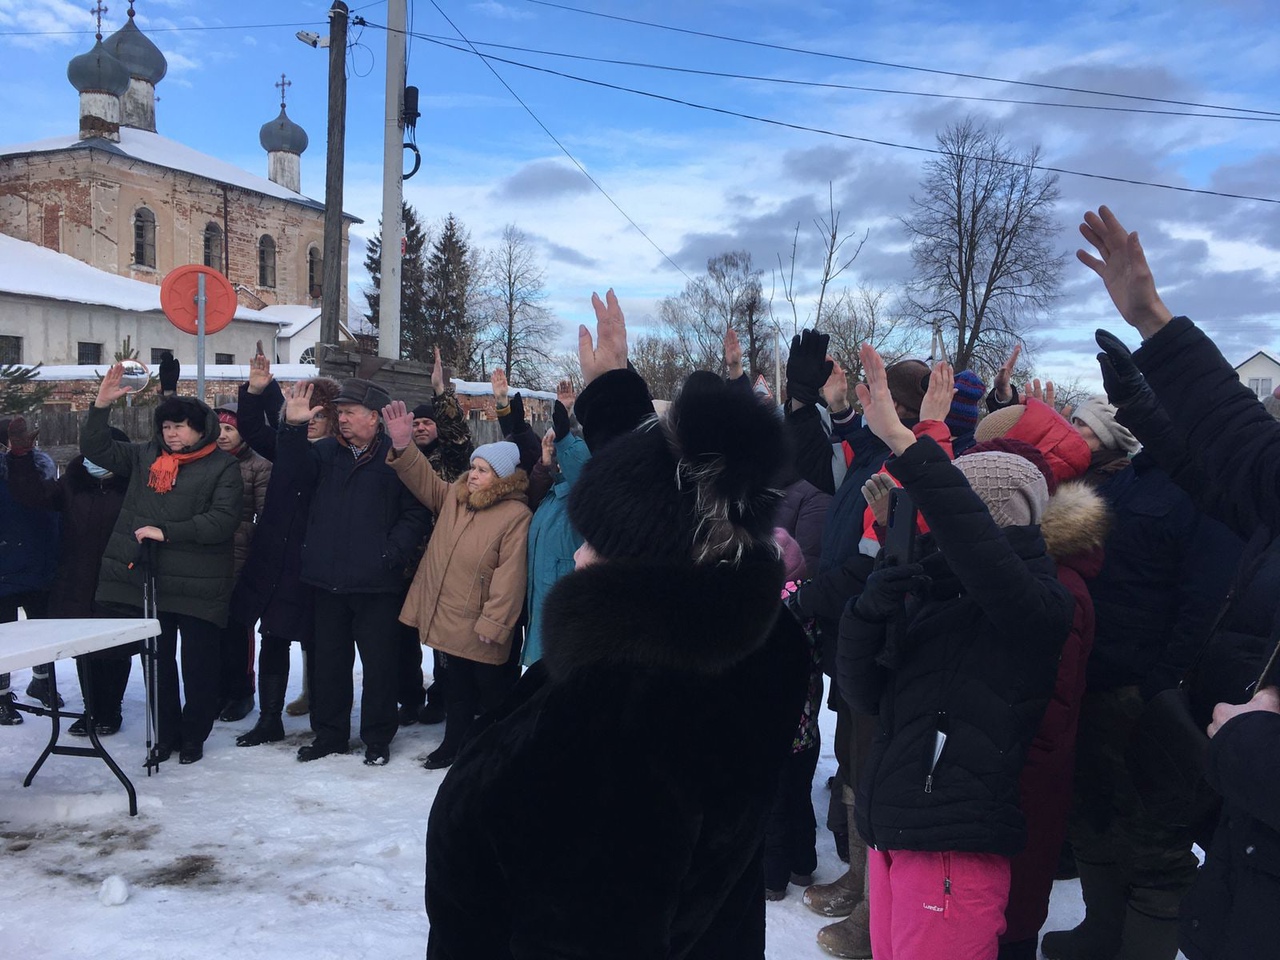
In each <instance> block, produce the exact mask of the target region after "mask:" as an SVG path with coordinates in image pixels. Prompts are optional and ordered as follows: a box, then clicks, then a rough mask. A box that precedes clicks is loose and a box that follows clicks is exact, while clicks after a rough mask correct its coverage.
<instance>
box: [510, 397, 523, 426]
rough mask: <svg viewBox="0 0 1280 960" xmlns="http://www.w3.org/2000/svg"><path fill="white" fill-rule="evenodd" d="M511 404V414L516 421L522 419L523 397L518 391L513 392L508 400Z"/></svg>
mask: <svg viewBox="0 0 1280 960" xmlns="http://www.w3.org/2000/svg"><path fill="white" fill-rule="evenodd" d="M508 403H510V405H511V414H510V415H511V416H513V417H515V418H516V423H519V422H520V421H521V420H523V419H524V398H523V397H521V396H520V394H519V393H513V394H512V395H511V397H510V399H509V400H508Z"/></svg>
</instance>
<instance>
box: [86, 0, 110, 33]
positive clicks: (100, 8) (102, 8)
mask: <svg viewBox="0 0 1280 960" xmlns="http://www.w3.org/2000/svg"><path fill="white" fill-rule="evenodd" d="M89 12H90V13H92V14H94V15H96V16H97V18H98V39H99V40H101V39H102V15H103V14H104V13H106V12H107V5H106V4H105V3H103V2H102V0H98V2H97V3H96V4H95V5H94V6H92V7H90V8H89Z"/></svg>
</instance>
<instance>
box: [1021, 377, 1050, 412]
mask: <svg viewBox="0 0 1280 960" xmlns="http://www.w3.org/2000/svg"><path fill="white" fill-rule="evenodd" d="M1022 392H1023V394H1024V395H1025V396H1028V397H1034V398H1035V399H1037V400H1039V401H1040V402H1041V403H1047V404H1048V405H1049V406H1051V407H1052V406H1053V400H1054V390H1053V381H1052V380H1046V381H1045V382H1044V386H1043V387H1042V386H1041V385H1040V378H1039V377H1037V378H1036V379H1034V380H1032V381H1031V382H1030V383H1024V384H1023V385H1022Z"/></svg>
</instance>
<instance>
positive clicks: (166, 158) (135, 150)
mask: <svg viewBox="0 0 1280 960" xmlns="http://www.w3.org/2000/svg"><path fill="white" fill-rule="evenodd" d="M62 150H101V151H103V152H104V153H112V154H116V155H117V156H121V157H128V158H130V159H132V160H140V161H142V162H143V163H150V164H153V165H154V166H157V167H164V168H165V169H167V170H179V171H181V172H183V173H190V174H195V175H196V176H198V177H204V178H205V179H206V180H212V181H214V182H216V183H226V184H229V185H231V186H235V187H241V188H242V189H245V190H252V191H253V192H254V193H260V194H263V195H265V196H268V197H276V198H277V199H280V200H288V201H291V202H293V203H300V204H302V205H303V206H307V207H311V208H312V209H314V210H323V209H324V204H323V203H321V202H320V201H319V200H312V199H311V198H310V197H306V196H303V195H302V194H300V193H296V192H295V191H293V190H290V189H288V188H287V187H282V186H281V185H280V184H278V183H274V182H273V181H271V180H268V179H267V178H266V177H260V176H257V175H256V174H252V173H249V172H247V171H245V170H241V169H240V168H239V167H237V166H235V165H234V164H231V163H227V162H226V161H225V160H219V159H218V158H217V157H211V156H209V155H208V154H206V153H201V152H200V151H199V150H193V149H192V148H191V147H188V146H184V145H183V144H181V143H178V142H177V141H176V140H170V139H169V138H168V137H162V136H160V134H158V133H152V132H151V131H150V130H138V129H135V128H133V127H121V128H120V142H119V143H112V142H111V141H110V140H104V139H102V138H101V137H92V138H90V139H88V140H81V139H80V136H79V134H74V133H73V134H70V135H68V136H63V137H50V138H49V139H47V140H36V141H34V142H32V143H20V144H15V145H13V146H8V147H0V158H3V157H13V156H25V155H28V154H35V153H56V152H59V151H62ZM343 216H344V217H346V218H347V219H348V220H352V221H354V222H356V223H362V222H363V221H361V220H360V219H359V218H358V217H353V216H351V215H350V214H347V213H344V214H343Z"/></svg>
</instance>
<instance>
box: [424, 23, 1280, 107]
mask: <svg viewBox="0 0 1280 960" xmlns="http://www.w3.org/2000/svg"><path fill="white" fill-rule="evenodd" d="M420 36H421V38H422V39H424V40H427V41H429V42H439V43H444V44H448V43H451V42H452V39H451V38H449V37H438V36H433V35H431V34H421V35H420ZM471 42H472V43H473V45H475V46H477V47H490V48H492V49H495V50H510V51H512V52H514V53H531V54H535V55H537V56H543V57H557V58H560V59H563V60H580V61H583V62H585V63H601V64H606V65H608V66H618V67H638V68H641V69H646V70H658V71H663V72H668V73H679V74H691V75H693V76H700V77H716V78H719V79H723V80H749V81H755V82H759V83H775V84H780V85H784V86H797V87H812V88H816V89H822V90H850V91H854V92H857V93H883V94H892V95H895V96H903V97H927V98H930V99H938V100H964V101H971V102H977V103H1006V104H1015V105H1020V106H1032V107H1060V108H1063V109H1068V110H1100V111H1105V112H1109V113H1136V114H1147V115H1154V116H1161V117H1203V118H1206V119H1212V120H1244V121H1247V122H1253V123H1280V116H1275V117H1263V116H1252V115H1250V116H1245V115H1242V114H1231V113H1193V112H1191V111H1187V110H1156V109H1153V108H1151V107H1118V106H1108V105H1106V104H1101V103H1062V102H1060V101H1051V100H1018V99H1016V98H1013V97H983V96H978V95H977V94H959V93H936V92H932V91H924V90H900V89H897V88H893V87H865V86H858V85H855V84H848V83H833V82H829V81H818V80H794V79H790V78H787V77H763V76H756V75H753V74H743V73H725V72H722V71H719V70H699V69H696V68H694V67H677V66H671V65H668V64H660V63H646V62H644V61H640V60H615V59H611V58H609V57H589V56H586V55H585V54H578V53H562V52H560V51H557V50H540V49H537V48H534V47H519V46H514V45H512V44H507V43H487V42H484V41H481V40H474V41H471Z"/></svg>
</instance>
